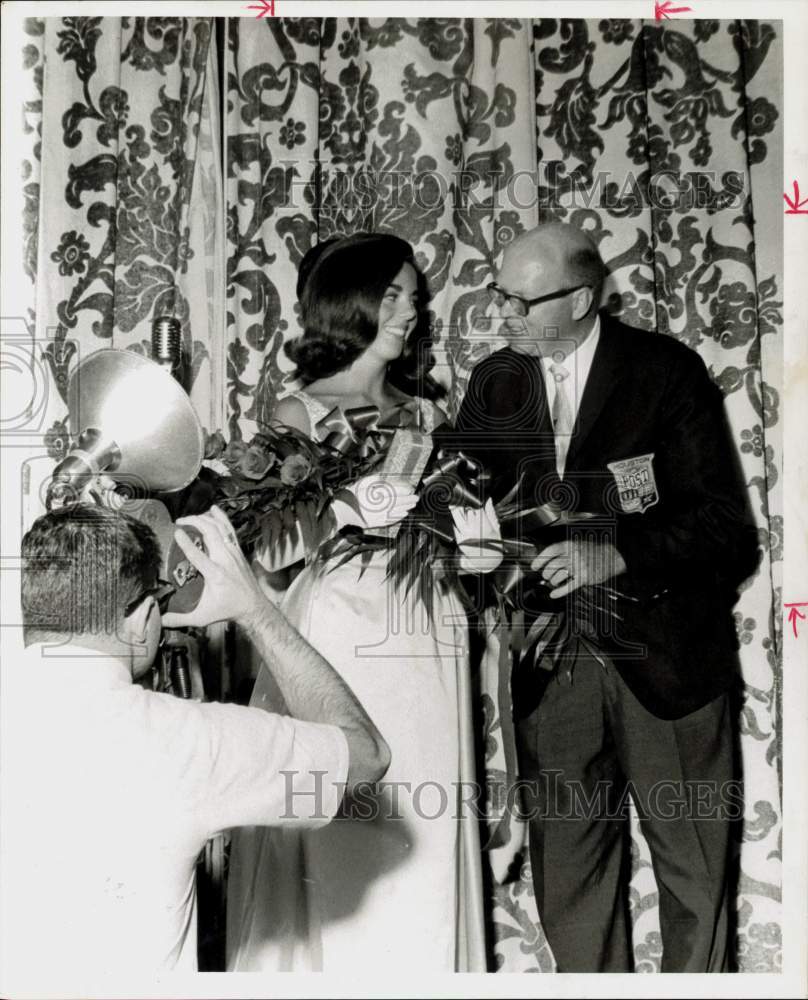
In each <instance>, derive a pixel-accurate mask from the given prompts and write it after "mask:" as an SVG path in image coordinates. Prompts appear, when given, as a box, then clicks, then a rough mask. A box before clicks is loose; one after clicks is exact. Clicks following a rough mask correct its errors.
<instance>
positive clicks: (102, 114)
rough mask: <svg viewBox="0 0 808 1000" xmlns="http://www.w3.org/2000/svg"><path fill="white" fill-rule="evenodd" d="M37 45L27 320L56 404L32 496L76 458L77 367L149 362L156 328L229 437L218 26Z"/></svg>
mask: <svg viewBox="0 0 808 1000" xmlns="http://www.w3.org/2000/svg"><path fill="white" fill-rule="evenodd" d="M25 32H26V37H25V40H24V44H23V60H24V65H25V67H26V68H27V70H29V72H28V73H27V74H26V76H25V85H26V86H27V87H28V88H29V92H28V93H27V94H25V95H24V96H25V104H24V118H25V123H24V130H25V136H26V141H27V149H26V151H25V160H24V163H23V174H24V196H25V210H24V218H23V226H24V234H25V254H24V268H25V273H26V275H27V278H28V279H29V281H30V286H29V288H30V295H29V297H28V298H29V303H28V306H27V310H26V319H27V323H28V326H29V331H30V333H31V335H32V336H33V337H35V339H36V343H37V345H38V348H37V349H38V351H39V352H40V357H41V359H42V360H43V361H44V362H45V364H46V367H47V370H48V371H49V377H50V379H51V386H50V388H51V389H52V390H53V391H51V392H50V393H49V399H50V402H49V407H48V410H49V416H48V421H49V429H48V432H47V434H46V436H45V445H46V447H47V453H48V454H47V456H42V460H41V461H40V463H39V464H38V466H37V467H36V469H35V472H34V475H33V476H32V480H33V482H34V483H35V482H36V480H37V479H39V478H41V477H44V476H45V475H48V474H49V473H50V471H52V468H53V461H52V460H53V459H54V458H57V459H58V458H60V457H61V456H62V455H63V453H64V450H65V447H66V445H67V429H66V405H65V392H66V387H67V380H68V377H69V375H70V372H71V371H72V370H73V368H74V367H75V365H76V364H77V363H78V361H79V360H80V359H81V358H83V357H85V356H86V355H87V354H89V353H91V352H92V351H95V350H98V349H99V348H103V347H115V348H124V349H127V350H132V351H136V352H137V353H139V354H145V355H147V356H148V354H149V353H150V329H151V328H150V323H151V319H152V318H153V317H154V316H156V315H166V314H167V315H174V316H176V317H178V318H179V319H180V320H181V322H182V335H183V342H184V349H185V352H186V356H187V358H188V359H189V360H190V365H189V366H188V367H189V369H190V375H189V380H190V383H191V398H192V400H193V402H194V404H195V407H196V410H197V413H198V414H199V417H200V419H201V420H202V422H203V424H205V425H207V426H208V427H211V426H220V425H221V424H222V422H223V420H222V412H223V404H224V388H223V378H224V363H223V355H224V349H223V342H224V325H223V308H222V304H223V286H224V268H223V261H224V212H223V208H222V184H221V140H220V124H219V117H220V110H219V96H218V94H219V88H218V78H217V72H216V53H215V42H214V41H213V38H212V21H211V19H210V18H129V17H124V18H113V17H65V18H44V19H39V18H38V19H30V20H28V21H26V22H25ZM146 402H147V401H144V403H146ZM51 421H52V422H51ZM28 487H29V491H30V496H31V500H30V510H29V515H28V516H29V517H31V516H35V515H36V514H37V513H39V509H38V504H39V499H38V489H37V488H36V487H35V486H34V485H33V483H32V482H29V483H28Z"/></svg>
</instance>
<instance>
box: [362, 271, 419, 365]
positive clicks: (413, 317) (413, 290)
mask: <svg viewBox="0 0 808 1000" xmlns="http://www.w3.org/2000/svg"><path fill="white" fill-rule="evenodd" d="M417 322H418V283H417V279H416V277H415V268H414V267H413V266H412V264H402V266H401V270H400V271H399V272H398V274H397V275H396V276H395V278H393V280H392V281H391V283H390V284H389V285H388V286H387V290H386V291H385V293H384V296H383V297H382V302H381V305H380V306H379V326H378V330H377V332H376V339H375V340H374V341H373V343H372V344H371V345H370V346H369V347H368V350H369V351H372V352H373V353H374V354H377V355H379V356H381V357H382V358H383V359H384V360H385V361H395V359H396V358H397V357H399V356H400V355H401V352H402V351H403V350H404V343H405V341H406V339H407V337H408V336H409V334H410V333H412V331H413V329H414V328H415V324H416V323H417Z"/></svg>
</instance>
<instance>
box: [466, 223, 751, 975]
mask: <svg viewBox="0 0 808 1000" xmlns="http://www.w3.org/2000/svg"><path fill="white" fill-rule="evenodd" d="M604 276H605V269H604V266H603V263H602V261H601V258H600V255H599V253H598V250H597V247H596V246H595V244H594V243H593V242H592V240H591V239H590V238H589V237H588V236H587V235H586V234H585V233H583V232H581V231H580V230H579V229H577V228H575V227H573V226H571V225H566V224H561V223H553V224H548V225H543V226H539V227H538V228H537V229H534V230H532V231H530V232H528V233H525V234H523V235H522V236H520V237H519V238H517V239H516V240H514V241H513V243H511V244H510V245H509V246H508V247H507V249H506V250H505V252H504V255H503V259H502V266H501V268H500V271H499V273H498V274H497V276H496V281H494V282H492V283H491V284H490V285H489V286H488V289H489V292H490V295H491V299H492V303H493V306H494V309H495V313H496V314H497V315H499V317H500V318H501V319H502V321H503V322H502V327H501V331H500V332H501V334H502V336H503V337H504V338H505V340H506V341H507V347H505V348H504V349H503V350H501V351H497V352H495V353H494V354H492V355H491V356H490V357H488V358H487V359H485V360H484V361H482V362H481V363H480V364H479V365H478V366H477V367H476V368H475V369H474V371H473V372H472V376H471V380H470V383H469V388H468V392H467V394H466V396H465V399H464V401H463V405H462V408H461V412H460V415H459V418H458V429H459V431H460V432H461V441H462V446H463V447H464V448H465V449H466V450H469V451H471V452H473V453H475V454H476V455H477V457H478V458H480V459H481V460H482V462H483V463H484V464H485V465H486V466H487V468H488V470H489V471H490V473H491V484H492V492H493V494H494V497H495V499H499V498H501V497H502V496H503V495H504V494H505V493H507V492H508V491H509V490H510V489H511V488H512V487H514V486H515V485H516V484H519V486H518V488H519V496H520V502H521V503H522V504H523V505H524V506H541V505H550V507H549V508H547V507H545V510H547V509H555V510H558V509H559V508H561V509H564V510H566V511H567V512H568V513H574V514H579V515H580V514H587V515H590V517H589V518H588V519H579V521H578V523H577V524H569V523H567V524H565V525H564V526H563V527H560V526H559V523H558V522H556V525H555V526H554V527H552V528H550V529H548V528H534V529H527V530H526V534H527V536H528V538H529V540H531V541H533V542H534V543H535V544H536V546H537V548H538V549H539V554H538V556H537V558H535V559H534V560H533V562H532V565H531V568H530V570H529V572H528V574H527V578H526V580H525V581H524V586H523V588H522V593H521V594H520V599H521V601H522V611H523V613H524V617H525V620H526V626H529V625H530V624H531V623H532V622H534V621H536V620H537V619H538V616H539V615H540V614H541V613H545V614H546V615H548V616H552V617H548V618H547V619H546V620H547V621H548V622H549V623H550V627H551V628H552V629H558V631H555V632H554V633H553V634H554V635H555V637H556V639H557V640H558V642H557V643H556V645H555V648H554V655H553V656H552V657H550V656H549V655H548V654H541V655H539V656H537V657H534V655H533V652H532V651H531V650H530V649H528V650H527V651H523V653H522V655H521V658H517V662H516V664H515V667H514V671H513V675H512V678H511V692H512V701H513V713H514V720H515V733H516V745H517V751H518V761H519V770H520V777H521V778H522V779H527V784H528V786H529V794H528V795H527V800H528V801H527V802H526V805H527V806H528V813H529V833H530V838H529V839H530V858H531V864H532V870H533V880H534V886H535V890H536V900H537V904H538V909H539V913H540V916H541V919H542V923H543V926H544V929H545V931H546V934H547V937H548V940H549V942H550V945H551V947H552V949H553V953H554V955H555V957H556V960H557V964H558V968H559V971H562V972H588V971H592V972H594V971H603V972H606V971H610V972H620V971H629V970H631V969H632V968H633V962H632V948H631V934H630V920H629V906H628V882H629V878H630V875H631V865H630V854H629V850H628V848H629V841H628V824H627V822H626V805H627V802H628V797H629V795H630V796H631V798H633V799H634V800H635V803H636V805H637V809H638V813H639V815H640V818H641V822H642V827H643V832H644V834H645V837H646V839H647V841H648V844H649V846H650V850H651V856H652V860H653V865H654V871H655V874H656V879H657V883H658V886H659V898H660V921H661V929H662V940H663V957H662V970H663V971H667V972H674V971H678V972H706V971H715V972H717V971H723V970H727V969H728V968H730V967H731V954H730V950H729V932H728V928H729V926H730V925H731V921H730V920H729V913H730V908H731V900H730V891H729V886H728V870H729V866H730V841H731V837H730V820H732V819H733V818H737V817H738V815H739V813H740V810H741V795H740V785H739V784H738V781H737V778H738V775H737V774H736V769H735V764H734V757H735V748H734V739H733V708H732V702H731V697H730V696H731V692H732V689H733V687H734V685H735V682H736V679H737V677H738V661H737V641H736V637H735V630H734V627H733V620H732V615H731V609H732V606H733V603H734V601H735V599H736V597H737V593H736V591H737V587H738V585H739V584H740V583H741V581H742V580H743V579H744V578H745V577H746V576H748V575H749V573H750V572H752V571H753V569H754V566H755V563H756V559H757V537H756V532H755V529H754V526H753V524H752V522H751V518H750V516H749V513H748V509H747V505H746V502H745V494H744V490H743V486H742V483H741V481H740V478H739V474H738V470H737V468H736V456H735V454H734V448H733V444H732V441H731V439H730V437H729V434H728V431H727V428H726V425H725V420H724V414H723V405H722V397H721V393H720V392H719V390H718V389H717V387H716V386H715V385H714V384H713V383H712V381H711V380H710V378H709V376H708V374H707V371H706V369H705V367H704V364H703V362H702V361H701V359H700V358H699V356H698V355H697V354H696V353H694V352H693V351H691V350H690V349H689V348H688V347H686V346H684V345H683V344H681V343H679V342H678V341H676V340H675V339H673V338H671V337H666V336H660V335H658V334H655V333H648V332H646V331H641V330H635V329H632V328H631V327H628V326H625V325H624V324H622V323H620V322H618V321H617V320H615V319H614V318H612V317H610V316H608V315H606V314H599V313H598V306H599V302H600V296H601V289H602V286H603V280H604ZM604 609H605V610H604ZM540 620H541V621H543V620H544V619H540ZM549 634H551V633H550V631H549V630H548V631H546V632H544V633H543V636H544V637H546V636H548V635H549ZM522 635H523V636H524V635H525V633H524V632H522ZM534 649H535V647H534ZM503 710H504V711H507V709H506V708H504V706H503Z"/></svg>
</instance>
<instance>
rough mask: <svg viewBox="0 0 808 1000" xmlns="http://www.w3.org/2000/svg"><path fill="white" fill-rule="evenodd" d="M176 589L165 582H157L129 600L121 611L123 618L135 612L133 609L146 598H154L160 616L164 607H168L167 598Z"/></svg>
mask: <svg viewBox="0 0 808 1000" xmlns="http://www.w3.org/2000/svg"><path fill="white" fill-rule="evenodd" d="M176 589H177V588H176V587H175V586H174V584H173V583H168V582H167V581H166V580H158V581H157V583H155V585H154V586H153V587H147V588H146V589H145V590H141V592H140V593H139V594H138V595H137V597H135V598H134V599H133V600H131V601H130V602H129V603H128V604H127V605H126V607H125V608H124V610H123V615H124V618H128V617H129V615H131V614H132V612H133V611H134V610H135V608H136V607H137V606H138V604H140V602H141V601H145V600H146V598H147V597H154V599H155V601H156V602H157V607H158V608H159V609H160V614H161V615H162V614H163V613H164V612H165V610H166V606H167V605H168V601H169V598H170V597H171V595H172V594H173V593H174V592H175V591H176Z"/></svg>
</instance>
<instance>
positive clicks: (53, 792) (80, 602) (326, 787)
mask: <svg viewBox="0 0 808 1000" xmlns="http://www.w3.org/2000/svg"><path fill="white" fill-rule="evenodd" d="M181 523H187V524H192V525H193V526H194V527H196V528H197V529H198V530H199V531H200V532H201V534H202V536H203V539H204V544H205V549H206V553H205V552H202V551H200V550H199V549H198V548H196V547H195V546H194V545H193V543H192V542H191V540H190V538H189V537H188V535H187V534H185V533H184V532H182V531H181V530H178V531H177V533H176V537H177V541H178V543H179V544H180V545H181V547H182V549H183V551H184V552H185V554H186V555H187V557H188V559H189V561H190V562H191V563H192V564H193V565H194V566H196V568H197V569H198V570H199V571H200V572H201V573H202V575H203V576H204V577H205V589H204V592H203V596H202V599H201V601H200V604H199V606H198V607H197V608H196V609H195V610H194V611H193V612H192V613H190V614H187V615H178V614H166V615H165V616H164V617H163V618H162V620H161V613H160V607H159V604H158V597H159V594H160V590H161V587H160V584H159V581H158V578H157V577H158V571H159V567H160V564H161V560H160V551H159V546H158V544H157V541H156V539H155V536H154V535H153V533H152V531H151V530H150V529H149V528H148V527H147V526H145V525H144V524H142V523H141V522H139V521H137V520H134V519H133V518H131V517H129V516H127V515H125V514H122V513H119V512H115V511H110V510H106V509H104V508H101V507H95V506H89V505H87V506H85V505H80V506H74V507H68V508H63V509H61V510H58V511H55V512H52V513H49V514H46V515H45V516H43V517H41V518H39V519H38V520H37V521H36V522H35V524H34V525H33V527H32V528H31V530H30V531H29V532H28V533H27V534H26V535H25V537H24V539H23V543H22V559H23V570H22V574H23V577H22V579H23V582H22V599H23V619H24V625H25V643H26V646H27V649H26V650H25V653H24V654H23V656H21V657H20V658H19V659H18V660H17V662H11V661H10V658H7V660H6V662H4V664H3V668H2V675H0V676H1V677H2V710H3V712H2V714H3V719H2V732H3V747H2V749H3V771H2V777H3V789H2V793H3V830H2V838H3V850H4V855H3V901H2V911H1V912H0V916H2V937H1V938H0V943H1V944H2V952H0V962H2V963H3V964H4V966H5V971H6V974H7V975H8V976H9V977H15V978H16V977H18V976H22V975H24V974H26V973H27V974H28V975H30V974H31V972H32V970H33V969H35V968H37V967H39V968H43V963H44V968H45V969H46V970H47V969H52V970H53V971H54V972H58V973H59V974H60V976H61V975H65V976H71V977H75V976H81V977H82V978H83V979H85V980H86V979H88V978H91V977H95V976H99V975H109V974H110V973H124V972H132V971H133V970H138V971H140V972H147V973H153V972H157V971H163V970H169V969H182V970H185V971H188V970H194V969H195V968H196V885H195V865H196V860H197V856H198V854H199V852H200V850H201V849H202V848H203V846H204V844H205V842H206V840H207V839H208V838H209V837H211V836H212V835H214V834H216V833H217V832H219V831H222V830H225V829H228V828H231V827H235V826H241V825H266V826H274V825H280V824H289V823H291V824H296V825H301V824H302V825H304V826H306V827H317V826H322V825H324V824H326V823H328V821H329V819H330V818H331V817H332V816H333V815H334V813H335V812H336V810H337V809H338V807H339V805H340V801H341V799H342V795H343V792H344V791H346V789H347V792H348V793H350V791H351V789H352V787H353V786H355V785H357V784H361V783H364V782H373V781H376V780H378V779H379V778H380V777H381V776H382V775H383V774H384V773H385V771H386V769H387V766H388V764H389V751H388V748H387V745H386V743H385V741H384V740H383V738H382V737H381V735H380V734H379V732H378V731H377V729H376V728H375V726H374V725H373V723H372V722H371V720H370V719H369V718H368V716H367V715H366V713H365V712H364V710H363V709H362V707H361V705H360V704H359V703H358V702H357V701H356V699H355V697H354V696H353V694H352V693H351V691H350V690H349V688H348V687H347V685H346V684H345V682H344V681H343V680H342V679H341V678H340V677H339V676H338V675H337V674H336V673H335V672H334V671H333V670H332V668H331V667H330V666H329V664H328V663H327V662H326V661H325V660H324V659H323V658H322V657H321V656H320V655H319V653H317V652H316V651H315V650H314V649H312V647H311V646H310V645H309V644H308V643H307V642H306V641H305V640H304V639H302V638H301V636H300V635H299V634H298V633H297V632H296V631H295V629H294V628H292V626H291V625H289V623H288V622H287V621H286V619H285V618H284V617H283V616H282V615H281V613H280V612H279V611H278V610H277V609H276V608H275V607H274V606H273V605H271V604H270V603H269V602H268V601H267V600H266V599H265V598H264V596H263V595H262V593H261V591H260V589H259V587H258V585H257V583H256V581H255V578H254V577H253V574H252V572H251V571H250V568H249V566H248V565H247V562H246V561H245V559H244V556H243V555H242V553H241V551H240V549H239V547H238V543H237V540H236V537H235V533H234V531H233V529H232V526H231V525H230V522H229V521H228V520H227V518H226V517H225V516H224V514H222V512H221V511H219V510H218V509H217V508H213V509H212V510H211V511H210V512H209V513H208V514H205V515H203V516H201V517H193V518H187V519H185V521H184V522H181ZM224 620H233V621H236V622H237V623H238V624H239V625H240V626H241V627H242V628H243V629H244V630H245V631H246V633H247V634H248V635H249V637H250V639H251V641H252V642H253V643H254V645H255V646H256V648H257V650H258V652H259V654H260V655H261V657H262V658H263V659H264V661H265V662H266V663H267V665H268V667H269V668H270V669H271V670H272V672H273V674H274V676H275V679H276V681H277V683H278V686H279V688H280V690H281V693H282V695H283V697H284V699H285V701H286V704H287V706H288V709H289V712H290V715H291V716H292V717H287V716H279V715H275V714H271V713H269V712H265V711H263V710H262V709H260V708H245V707H241V706H237V705H224V704H216V703H210V704H202V703H197V702H192V701H185V700H182V699H178V698H175V697H172V696H170V695H165V694H159V693H155V692H152V691H149V690H146V689H144V688H143V687H141V686H140V685H138V684H136V683H135V681H136V680H137V679H138V678H140V677H141V676H143V675H144V674H145V673H146V672H147V671H148V669H149V668H150V666H151V663H152V661H153V659H154V656H155V654H156V652H157V648H158V645H159V642H160V633H161V628H162V627H163V626H166V627H172V628H176V627H182V626H185V625H198V626H203V625H207V624H210V623H213V622H216V621H224ZM284 773H285V774H286V777H285V775H284ZM290 773H291V774H292V775H293V776H294V788H295V794H294V797H293V801H289V798H290V797H289V795H288V785H289V781H288V775H289V774H290Z"/></svg>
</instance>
